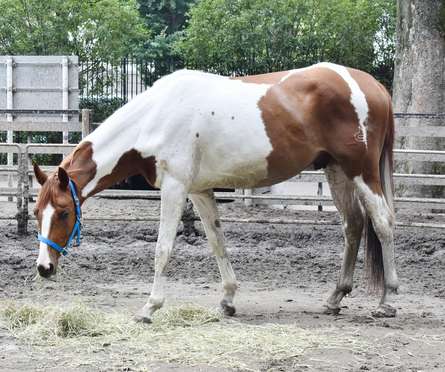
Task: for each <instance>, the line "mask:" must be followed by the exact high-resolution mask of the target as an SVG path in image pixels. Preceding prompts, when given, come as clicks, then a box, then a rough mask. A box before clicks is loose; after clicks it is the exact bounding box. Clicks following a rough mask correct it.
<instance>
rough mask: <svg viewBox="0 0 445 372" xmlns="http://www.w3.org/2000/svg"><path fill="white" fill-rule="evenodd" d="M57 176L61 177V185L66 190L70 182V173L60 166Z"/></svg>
mask: <svg viewBox="0 0 445 372" xmlns="http://www.w3.org/2000/svg"><path fill="white" fill-rule="evenodd" d="M57 176H58V178H59V186H60V188H61V189H62V190H65V189H66V188H67V187H68V182H69V180H70V178H69V177H68V173H66V170H65V169H63V168H62V167H59V169H58V172H57Z"/></svg>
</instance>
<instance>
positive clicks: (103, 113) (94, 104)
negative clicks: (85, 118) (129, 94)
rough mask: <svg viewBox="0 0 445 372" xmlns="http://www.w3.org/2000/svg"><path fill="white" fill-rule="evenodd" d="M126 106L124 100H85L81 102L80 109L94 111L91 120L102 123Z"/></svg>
mask: <svg viewBox="0 0 445 372" xmlns="http://www.w3.org/2000/svg"><path fill="white" fill-rule="evenodd" d="M124 104H125V102H124V100H123V99H122V98H117V97H116V98H106V97H104V98H100V99H92V98H83V99H81V100H80V103H79V107H80V109H83V108H88V109H90V110H92V113H93V116H92V118H91V120H92V122H93V123H102V122H103V121H104V120H105V119H106V118H107V117H109V116H110V115H111V114H112V113H113V112H115V111H116V110H117V109H118V108H119V107H122V106H123V105H124Z"/></svg>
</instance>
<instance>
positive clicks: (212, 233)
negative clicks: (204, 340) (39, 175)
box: [190, 190, 238, 316]
mask: <svg viewBox="0 0 445 372" xmlns="http://www.w3.org/2000/svg"><path fill="white" fill-rule="evenodd" d="M190 199H191V200H192V202H193V205H194V206H195V207H196V209H197V210H198V213H199V216H200V217H201V221H202V224H203V225H204V229H205V232H206V235H207V239H208V241H209V245H210V247H211V249H212V251H213V253H214V254H215V257H216V261H217V263H218V267H219V271H220V273H221V279H222V284H223V289H224V297H223V299H222V301H221V306H222V308H223V310H224V313H225V314H226V315H229V316H232V315H234V314H235V307H234V306H233V297H234V296H235V292H236V289H237V287H238V285H237V282H236V277H235V273H234V272H233V269H232V265H231V264H230V260H229V256H228V254H227V251H226V248H225V244H224V235H223V232H222V230H221V224H220V221H219V216H218V210H217V207H216V201H215V197H214V195H213V191H211V190H208V191H206V192H203V193H200V194H191V195H190Z"/></svg>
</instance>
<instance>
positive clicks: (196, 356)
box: [0, 303, 369, 370]
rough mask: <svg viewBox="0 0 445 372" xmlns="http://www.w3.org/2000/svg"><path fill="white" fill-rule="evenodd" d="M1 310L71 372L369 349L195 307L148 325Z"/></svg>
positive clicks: (93, 313)
mask: <svg viewBox="0 0 445 372" xmlns="http://www.w3.org/2000/svg"><path fill="white" fill-rule="evenodd" d="M0 308H1V311H0V313H1V315H2V317H1V319H2V320H1V321H2V323H3V325H4V326H5V327H6V328H8V329H9V330H10V332H11V333H12V334H13V335H14V336H15V337H16V338H17V339H19V340H21V341H22V342H27V343H29V344H30V346H31V347H35V346H36V345H38V346H39V349H38V350H39V353H44V358H45V360H51V358H57V360H58V361H59V362H60V359H61V358H62V359H63V358H65V359H66V360H67V362H66V363H67V366H69V367H71V368H76V367H78V366H79V364H73V363H82V366H85V365H89V366H91V367H92V366H100V365H101V363H106V364H107V366H109V367H112V368H117V369H120V368H122V367H123V366H128V365H131V366H132V368H133V369H138V368H139V369H141V368H146V367H147V365H149V363H153V362H166V363H176V364H182V365H209V366H215V367H226V368H235V369H242V370H258V369H260V368H261V366H264V365H265V364H268V363H271V362H273V361H277V360H283V359H292V358H294V359H298V357H299V356H301V355H303V354H304V353H305V352H306V351H308V350H311V349H327V348H329V349H332V348H341V349H344V348H347V349H348V350H352V351H353V352H354V353H355V354H360V353H362V352H363V351H364V350H365V349H366V348H367V347H368V346H366V347H365V345H364V344H363V343H362V342H360V341H359V338H358V337H357V335H355V334H353V333H350V334H348V333H347V332H345V333H344V334H342V337H341V338H339V337H338V335H335V334H334V333H333V330H332V329H322V330H306V329H302V328H299V327H297V326H295V325H292V324H291V325H289V324H287V325H278V324H265V325H251V324H244V323H242V322H239V321H236V320H227V319H223V318H222V317H221V314H220V313H219V312H217V311H216V310H211V309H207V308H204V307H199V306H193V305H182V306H175V307H170V308H167V309H165V310H164V309H163V310H160V311H159V312H158V313H156V315H155V317H154V318H153V324H152V325H149V326H147V325H142V324H138V323H135V322H134V321H133V320H132V319H131V317H130V316H126V315H122V314H107V313H104V312H101V311H98V310H95V309H91V308H88V307H86V306H85V305H82V304H78V305H75V306H72V307H68V308H66V309H62V308H56V307H51V308H42V307H37V306H32V305H17V304H14V303H9V304H8V305H7V306H4V307H2V306H0ZM368 351H369V349H368ZM80 353H81V354H80ZM76 355H82V359H81V360H79V359H78V358H77V357H76ZM129 356H131V358H130V359H128V358H129ZM68 361H69V362H68ZM76 361H77V362H76Z"/></svg>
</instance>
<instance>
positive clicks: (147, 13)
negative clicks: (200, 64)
mask: <svg viewBox="0 0 445 372" xmlns="http://www.w3.org/2000/svg"><path fill="white" fill-rule="evenodd" d="M195 1H196V0H138V3H139V12H140V14H141V16H142V17H143V18H144V19H145V22H146V24H147V26H148V27H149V28H150V30H152V37H151V38H150V39H148V40H147V42H146V43H145V45H144V48H143V49H141V50H140V53H139V54H140V55H142V56H144V57H148V58H149V59H151V60H152V61H154V63H155V69H156V72H157V74H158V75H159V76H162V75H165V74H166V73H169V72H172V71H173V70H175V69H176V68H178V67H182V65H183V62H182V58H181V56H180V55H179V54H178V53H176V51H175V50H174V48H173V45H174V44H175V43H176V41H177V40H178V38H179V37H180V35H181V31H182V29H183V28H184V25H185V22H186V13H187V11H188V9H189V7H190V6H191V5H192V4H193V3H194V2H195Z"/></svg>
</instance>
